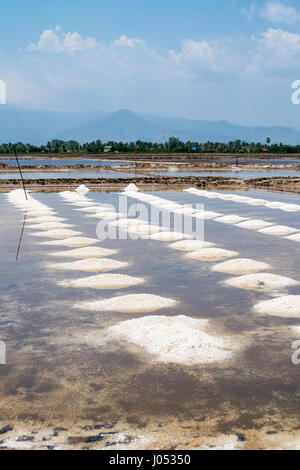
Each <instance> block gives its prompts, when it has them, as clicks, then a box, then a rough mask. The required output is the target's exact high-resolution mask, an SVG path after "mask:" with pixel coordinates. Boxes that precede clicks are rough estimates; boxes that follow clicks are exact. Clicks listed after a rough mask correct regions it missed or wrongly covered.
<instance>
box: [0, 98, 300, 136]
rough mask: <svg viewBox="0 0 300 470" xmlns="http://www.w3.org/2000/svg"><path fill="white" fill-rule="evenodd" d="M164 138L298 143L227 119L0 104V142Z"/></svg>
mask: <svg viewBox="0 0 300 470" xmlns="http://www.w3.org/2000/svg"><path fill="white" fill-rule="evenodd" d="M163 136H164V137H165V138H166V139H168V138H169V137H171V136H175V137H178V138H179V139H180V140H182V141H187V140H192V141H196V142H207V141H211V142H225V143H226V142H229V141H234V140H237V139H240V140H244V141H247V142H262V143H264V142H265V141H266V138H267V137H270V138H271V141H272V143H280V142H282V143H283V144H290V145H296V144H300V132H299V131H297V130H295V129H292V128H289V127H262V126H256V127H246V126H239V125H235V124H231V123H229V122H227V121H205V120H189V119H183V118H165V117H161V116H156V115H152V114H135V113H133V112H131V111H128V110H120V111H117V112H115V113H110V114H109V113H105V112H104V111H91V112H83V113H67V112H59V111H34V110H21V109H17V108H15V107H12V106H0V142H1V143H3V142H16V141H22V142H24V143H32V144H35V145H41V144H44V143H46V142H47V141H48V140H51V139H55V138H56V139H62V140H70V139H75V140H77V141H79V142H80V143H84V142H89V141H92V140H97V139H101V140H102V141H104V142H105V141H109V140H114V141H124V142H130V141H136V140H139V139H140V140H144V141H151V142H161V141H162V139H163Z"/></svg>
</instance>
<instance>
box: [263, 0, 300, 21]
mask: <svg viewBox="0 0 300 470" xmlns="http://www.w3.org/2000/svg"><path fill="white" fill-rule="evenodd" d="M259 16H260V17H261V18H264V19H266V20H268V21H270V22H271V23H286V24H292V23H296V22H298V21H299V20H300V13H299V12H298V11H297V10H296V9H295V8H294V7H291V6H288V5H285V4H284V3H281V2H279V1H271V2H267V3H266V4H265V5H264V6H263V8H262V9H261V10H260V11H259Z"/></svg>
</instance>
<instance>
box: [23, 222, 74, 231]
mask: <svg viewBox="0 0 300 470" xmlns="http://www.w3.org/2000/svg"><path fill="white" fill-rule="evenodd" d="M70 227H74V226H73V225H70V224H63V223H61V222H44V223H42V224H33V225H30V228H31V229H34V230H56V229H65V228H70Z"/></svg>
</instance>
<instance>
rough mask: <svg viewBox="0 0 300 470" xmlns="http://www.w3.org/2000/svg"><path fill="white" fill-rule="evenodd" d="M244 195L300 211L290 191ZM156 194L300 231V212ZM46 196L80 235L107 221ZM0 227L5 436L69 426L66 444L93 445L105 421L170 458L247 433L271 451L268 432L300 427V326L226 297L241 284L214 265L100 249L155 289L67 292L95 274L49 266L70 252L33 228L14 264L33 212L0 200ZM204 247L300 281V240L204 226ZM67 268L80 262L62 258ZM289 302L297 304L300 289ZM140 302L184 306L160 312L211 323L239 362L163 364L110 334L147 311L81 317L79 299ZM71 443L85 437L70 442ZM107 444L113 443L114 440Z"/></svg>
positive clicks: (244, 298) (170, 253) (97, 195)
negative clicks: (8, 429) (299, 347)
mask: <svg viewBox="0 0 300 470" xmlns="http://www.w3.org/2000/svg"><path fill="white" fill-rule="evenodd" d="M219 192H220V191H219ZM150 194H151V193H150ZM241 194H243V195H247V196H248V195H249V196H253V197H257V198H263V199H268V200H270V201H273V200H276V201H284V202H288V203H290V202H293V203H299V202H300V197H299V196H295V195H284V194H281V193H280V194H278V193H271V192H264V191H248V192H247V193H241ZM155 195H157V196H160V197H164V198H166V199H168V200H172V201H176V202H179V203H181V204H199V203H201V202H203V203H205V209H206V210H212V211H216V212H220V213H222V214H238V215H241V216H245V217H251V218H260V219H264V220H270V221H272V222H274V223H280V224H284V225H291V226H293V227H296V228H299V230H300V221H299V215H298V216H297V215H295V214H294V213H285V212H282V211H279V210H274V209H268V208H266V207H263V206H262V207H260V206H259V207H253V206H248V205H246V204H238V203H234V202H230V201H221V200H218V199H210V200H207V199H206V198H199V197H197V196H194V195H192V194H189V193H184V192H176V191H168V192H156V193H155ZM34 197H35V198H36V199H38V200H40V201H41V202H43V203H45V204H48V205H49V206H50V207H53V208H54V209H55V210H56V211H57V213H58V215H59V216H62V217H65V218H66V219H67V223H70V224H73V225H74V227H75V230H80V231H82V232H83V233H84V235H85V236H89V237H95V229H96V223H97V220H96V219H93V218H89V217H87V216H86V215H87V214H86V213H84V212H80V211H77V210H76V206H74V205H71V204H68V203H67V202H66V201H64V200H63V199H62V198H61V197H59V195H58V194H56V193H51V194H35V195H34ZM88 197H89V199H92V200H95V201H98V202H102V203H110V204H114V205H115V206H116V208H117V209H118V207H117V203H118V194H117V193H113V192H111V193H106V192H93V193H89V194H88ZM131 201H132V203H133V204H135V202H134V201H133V200H131ZM0 218H1V222H2V223H1V229H0V247H1V254H2V257H1V264H2V266H1V271H0V286H1V287H0V289H1V294H2V296H1V300H2V302H1V305H0V340H3V341H5V342H6V344H7V364H6V365H5V366H4V365H0V404H1V405H0V408H1V418H0V427H1V424H3V426H4V425H11V426H12V427H14V428H15V429H18V430H20V432H22V433H24V432H25V431H34V430H36V429H41V428H42V429H44V428H47V429H50V430H51V432H52V431H53V429H54V428H55V427H57V426H59V427H64V428H65V429H67V430H69V440H68V437H67V438H66V439H67V441H66V443H67V445H68V446H71V445H72V446H75V447H78V446H79V447H80V446H81V447H83V446H84V445H85V447H86V444H83V440H82V439H83V436H86V433H85V432H84V430H83V429H82V427H83V426H87V425H89V426H91V425H95V424H96V425H99V424H102V425H103V424H104V425H105V426H106V427H107V428H106V430H108V431H109V430H111V431H112V432H129V431H130V433H131V434H132V433H134V435H137V434H143V435H146V436H151V437H152V438H154V440H155V441H156V442H157V445H158V448H159V447H164V446H165V447H166V448H170V447H171V446H172V445H174V446H175V448H187V447H189V446H191V445H193V446H195V445H196V446H197V445H199V444H201V443H205V442H208V441H209V439H210V438H209V435H210V436H218V435H224V434H225V435H228V434H237V433H242V434H243V435H245V436H246V438H247V440H246V442H245V445H246V446H247V445H249V447H251V445H252V446H258V447H260V446H263V442H264V440H263V439H264V438H266V436H267V435H268V434H267V433H268V432H272V433H275V436H276V433H279V432H282V431H286V432H288V433H289V432H291V429H295V428H297V427H299V425H300V421H299V413H298V411H299V400H300V391H299V378H300V366H295V365H293V364H292V362H291V354H292V349H291V343H292V341H294V340H295V339H300V338H295V337H294V336H293V335H292V334H291V333H290V331H289V327H290V326H292V325H300V319H299V320H296V319H290V318H280V317H276V318H275V317H269V316H268V317H264V316H259V315H257V314H254V313H253V311H252V306H253V305H254V304H255V303H257V302H258V301H260V300H265V299H267V298H269V296H268V295H267V294H266V293H265V292H259V291H246V290H242V289H236V288H231V287H227V286H225V285H224V284H222V282H221V281H223V280H225V279H228V277H229V276H227V275H225V274H222V273H217V272H213V271H211V269H210V268H211V266H213V265H214V264H215V263H207V262H201V261H195V260H187V259H185V258H184V253H182V252H179V251H176V250H172V249H170V248H168V243H164V242H159V241H151V240H136V241H134V240H105V241H102V242H100V243H99V246H101V247H105V248H113V249H118V250H119V253H117V254H116V255H115V256H114V257H113V258H114V259H117V260H119V261H125V262H129V263H130V266H129V267H127V268H125V269H124V270H120V271H118V272H120V273H124V274H128V275H131V276H134V277H142V278H145V280H146V282H145V284H144V285H139V286H135V287H130V288H127V289H121V290H120V291H110V290H107V291H95V290H93V289H84V288H81V289H71V288H62V287H60V286H58V285H57V282H58V281H60V280H64V279H76V278H80V277H85V276H86V275H87V274H85V273H80V272H63V271H52V270H48V269H47V268H46V267H45V266H44V263H48V262H56V259H55V258H53V257H50V256H48V253H49V252H50V251H58V250H66V248H64V247H51V246H43V245H40V244H38V240H37V238H36V237H31V235H30V233H33V231H32V230H31V229H30V228H29V227H28V224H27V225H26V224H25V231H24V237H23V241H22V245H21V251H20V256H19V260H18V262H16V261H15V258H16V251H17V247H18V243H19V237H20V233H21V229H22V225H23V214H22V212H21V211H20V210H18V209H16V208H15V207H14V206H12V205H11V204H10V203H9V202H8V201H7V199H6V196H5V195H4V194H1V195H0ZM205 239H206V241H210V242H214V243H216V244H217V245H218V246H220V247H221V248H225V249H228V250H235V251H238V252H239V254H240V257H249V258H253V259H256V260H259V261H264V262H267V263H269V264H271V265H272V266H273V267H274V269H273V270H272V271H271V272H274V273H275V274H281V275H283V276H288V277H291V278H293V279H296V280H298V281H300V271H299V255H300V244H299V243H293V242H291V241H288V240H285V239H282V238H279V237H270V236H266V235H263V234H259V233H257V232H256V231H252V230H243V229H240V228H238V227H234V226H232V225H225V224H220V223H216V222H214V221H206V222H205ZM64 261H67V262H68V261H70V260H69V259H67V258H66V259H64V258H59V259H57V262H64ZM287 292H288V293H292V294H298V295H299V294H300V288H299V286H296V287H292V288H289V289H287ZM131 293H132V294H136V293H150V294H156V295H161V296H164V297H170V298H173V299H176V300H178V302H179V303H178V305H177V306H176V307H172V308H171V309H166V310H162V311H158V312H156V313H155V314H150V315H158V314H162V315H169V316H172V315H187V316H190V317H193V318H199V319H210V320H211V327H212V331H213V332H214V333H215V334H220V335H230V337H232V339H233V340H234V342H235V344H236V345H237V349H238V352H237V354H236V355H235V356H234V357H233V358H232V360H230V361H229V362H226V363H225V364H224V365H222V364H215V365H205V366H203V365H199V366H186V365H174V364H161V363H155V362H153V357H152V356H150V355H148V354H147V353H146V352H145V351H144V350H143V349H141V348H138V347H135V346H132V345H128V344H123V343H118V342H117V341H115V342H113V343H111V342H107V339H106V338H105V329H106V328H107V326H110V325H114V324H116V323H118V322H120V321H122V320H127V319H132V318H138V317H140V316H144V314H143V315H142V314H136V315H132V314H124V313H122V314H114V313H94V312H87V311H80V310H75V309H74V308H73V304H74V303H76V302H79V301H93V300H99V299H100V298H101V299H106V298H110V297H113V296H117V295H125V294H131ZM89 434H95V431H94V432H90V433H89ZM70 436H71V437H74V436H76V437H77V438H78V440H77V441H76V440H74V439H73V440H70ZM5 437H6V436H4V437H3V439H5ZM105 439H106V438H105ZM105 439H104V440H103V443H101V446H105V443H106V442H107V439H110V440H113V437H112V436H110V437H109V436H107V439H106V440H105ZM175 441H176V444H174V442H175ZM74 442H75V443H76V444H74ZM248 442H249V444H247V443H248ZM250 442H252V444H250ZM71 443H72V444H71ZM192 443H193V444H192ZM41 445H42V444H41ZM98 445H99V444H98ZM88 446H89V445H88ZM91 446H92V445H91Z"/></svg>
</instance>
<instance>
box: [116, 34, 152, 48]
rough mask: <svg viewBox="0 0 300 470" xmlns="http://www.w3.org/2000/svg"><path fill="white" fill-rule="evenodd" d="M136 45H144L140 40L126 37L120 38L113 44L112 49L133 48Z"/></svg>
mask: <svg viewBox="0 0 300 470" xmlns="http://www.w3.org/2000/svg"><path fill="white" fill-rule="evenodd" d="M137 44H144V41H142V40H141V39H130V38H128V37H127V36H121V37H120V38H119V39H116V40H115V41H114V42H113V44H112V45H113V46H114V47H135V46H136V45H137Z"/></svg>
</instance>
